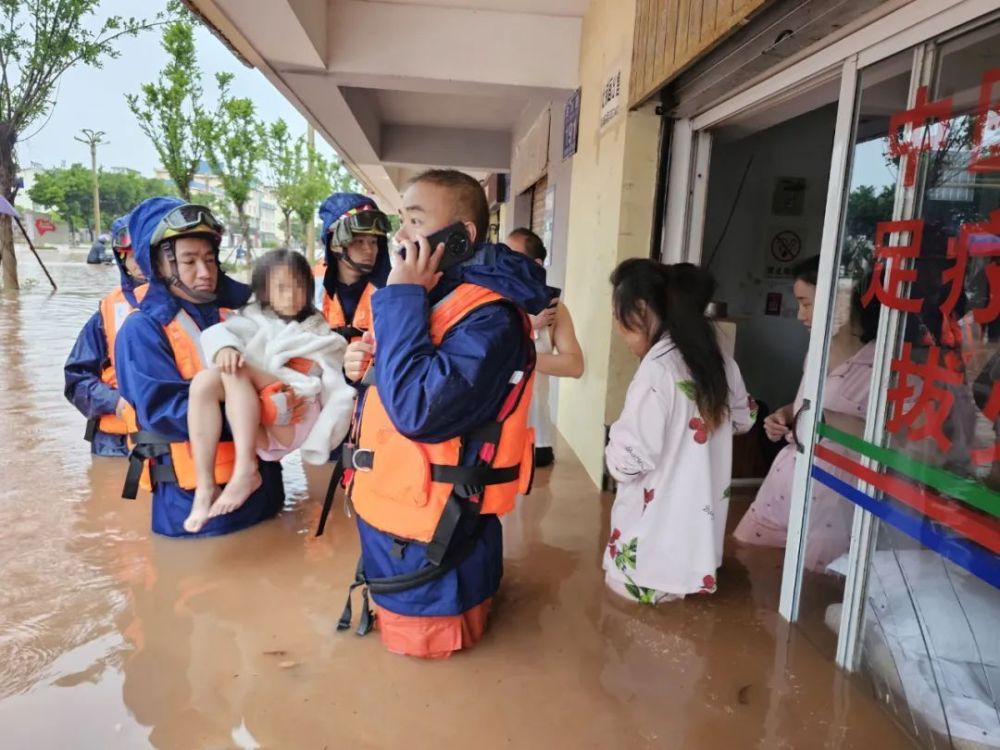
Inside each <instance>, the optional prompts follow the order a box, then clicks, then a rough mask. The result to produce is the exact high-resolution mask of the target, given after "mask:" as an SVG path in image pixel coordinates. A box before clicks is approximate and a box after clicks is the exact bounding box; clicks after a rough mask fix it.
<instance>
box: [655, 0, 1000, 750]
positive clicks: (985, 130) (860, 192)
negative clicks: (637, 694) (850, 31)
mask: <svg viewBox="0 0 1000 750" xmlns="http://www.w3.org/2000/svg"><path fill="white" fill-rule="evenodd" d="M941 5H942V4H941V3H938V4H937V6H938V7H936V8H935V7H932V6H931V4H929V3H928V4H925V3H921V2H914V3H912V4H911V6H912V7H908V8H906V9H904V10H905V11H906V12H905V13H904V12H903V11H900V12H899V13H896V14H893V15H890V16H887V17H886V18H885V19H883V20H882V21H879V22H878V23H876V24H873V25H872V26H871V27H869V28H866V29H865V30H864V31H863V32H859V33H858V34H856V35H854V36H852V37H850V38H848V39H846V40H844V41H843V42H840V43H838V44H837V45H833V48H832V49H831V48H828V49H825V50H823V51H821V52H819V53H817V54H816V55H815V56H814V57H813V58H810V59H807V60H804V61H803V62H802V63H800V64H798V65H796V66H792V67H790V68H787V69H786V70H784V71H782V72H780V73H778V74H776V75H774V76H772V77H771V78H769V79H767V80H766V81H764V82H762V83H761V84H760V85H758V86H756V87H754V88H753V89H750V90H748V91H745V92H743V93H741V94H739V95H736V96H734V97H732V98H731V99H729V100H728V101H727V102H725V103H723V104H721V105H719V106H718V107H717V108H715V109H714V110H711V111H708V112H705V113H703V114H701V115H699V116H697V117H695V118H693V119H692V120H689V121H683V122H678V123H677V125H676V127H675V136H677V137H675V139H674V140H675V143H680V144H681V149H680V154H678V153H675V158H676V157H677V156H678V155H679V156H680V157H682V158H684V159H687V160H689V164H690V169H686V168H684V167H683V165H682V167H676V166H674V167H672V170H671V174H672V179H671V183H670V186H669V189H668V196H670V195H672V196H674V198H673V202H672V205H670V206H669V207H668V220H669V219H670V218H671V213H672V214H673V217H674V218H676V217H677V216H681V217H682V218H683V226H684V229H683V237H682V240H683V241H682V242H680V243H679V246H680V253H679V255H680V257H678V258H677V259H688V260H692V261H695V262H700V263H701V264H702V265H704V266H707V267H709V268H710V269H711V270H712V271H713V272H714V273H715V275H716V276H717V277H718V279H719V282H720V298H721V300H722V301H724V302H726V303H727V307H728V314H729V316H730V317H731V318H733V319H734V320H735V322H736V324H737V335H736V358H737V361H738V362H739V364H740V366H741V369H742V370H743V372H744V377H745V379H746V381H747V384H748V386H749V387H750V389H751V390H752V391H753V392H754V393H755V394H756V395H757V396H758V397H759V398H760V399H761V400H762V401H764V402H765V403H766V404H767V405H768V406H769V407H770V408H771V409H779V408H781V407H784V406H786V405H787V406H788V413H789V414H790V415H793V417H794V419H793V422H794V430H793V435H792V436H791V437H790V439H789V441H788V443H787V445H786V446H785V447H784V448H783V449H782V453H781V454H780V455H779V457H778V458H777V459H776V461H775V463H774V464H773V465H772V468H771V474H770V475H769V476H768V478H767V479H766V480H765V483H764V485H763V487H762V489H761V491H760V492H759V494H758V496H757V499H756V501H755V507H754V508H753V509H752V511H751V512H752V513H755V514H756V518H755V519H752V520H753V521H754V522H752V523H749V522H748V525H747V526H746V528H747V529H749V530H750V533H749V534H748V533H744V534H743V535H742V538H743V539H744V542H749V543H751V544H752V543H754V535H755V534H757V537H758V543H761V542H763V543H768V544H772V545H773V544H783V545H784V546H785V547H786V553H785V565H784V570H783V572H782V573H781V575H782V597H781V611H782V614H784V615H785V617H787V618H788V619H790V620H792V621H795V622H796V623H797V627H798V628H799V629H800V630H801V631H803V632H804V633H805V634H806V635H807V636H808V637H809V638H810V640H812V641H813V642H814V643H816V644H817V645H818V646H819V647H820V648H821V649H822V650H823V651H825V652H826V653H828V654H829V655H830V656H831V658H836V660H837V661H838V663H839V664H841V666H843V667H845V668H846V669H848V670H849V671H853V672H857V673H858V674H859V676H860V678H861V679H864V680H865V681H866V682H867V683H868V684H869V685H870V687H871V689H872V690H873V691H874V692H875V693H876V694H877V695H878V697H879V698H880V699H881V701H882V702H884V703H885V704H886V705H887V706H888V707H889V710H890V711H891V712H892V713H893V714H894V715H895V716H896V718H897V720H898V721H899V722H900V723H901V724H902V725H903V726H904V727H906V728H907V730H908V731H909V732H910V734H911V735H912V736H914V737H915V738H916V739H918V740H919V741H920V742H921V743H922V745H924V746H926V747H934V748H936V747H1000V710H998V705H1000V704H998V700H997V696H998V694H1000V636H997V635H996V632H997V631H996V627H995V623H996V622H997V619H998V617H1000V591H998V588H1000V557H998V552H1000V492H998V490H1000V449H998V448H997V447H996V446H997V444H998V438H1000V385H996V386H995V384H996V383H997V381H998V380H1000V345H998V343H997V341H998V338H1000V270H998V268H1000V266H998V265H997V263H998V261H997V260H996V259H997V258H1000V24H998V23H996V22H995V21H994V20H993V19H991V18H990V17H989V16H984V15H983V13H984V12H985V11H987V10H990V8H989V7H988V5H989V4H984V3H974V2H956V3H950V4H949V5H950V6H951V7H949V8H942V7H940V6H941ZM992 10H994V11H995V10H996V6H995V5H994V6H993V8H992ZM921 13H923V15H920V14H921ZM685 132H686V137H685ZM674 226H676V222H675V223H674ZM668 231H670V230H668ZM814 256H817V257H818V259H819V260H818V268H816V269H814V285H813V287H812V291H813V292H814V297H808V296H807V298H805V300H806V301H805V303H806V304H807V305H808V304H811V305H812V310H811V314H809V315H807V314H803V315H799V314H798V306H799V302H801V301H802V299H801V298H803V294H802V292H803V289H806V287H803V286H802V285H801V283H800V284H799V285H795V284H794V277H795V272H794V271H793V269H795V268H796V267H797V264H799V263H801V261H803V260H805V259H808V258H810V257H814ZM806 286H807V287H808V284H807V285H806ZM796 296H798V297H800V300H799V301H796V299H795V297H796ZM804 322H805V323H810V324H811V334H810V331H807V329H806V327H805V325H803V323H804ZM803 361H804V362H805V367H804V368H803ZM734 512H737V511H736V509H735V508H734ZM744 530H745V529H744ZM738 533H739V532H738ZM777 574H778V572H777V571H776V575H777Z"/></svg>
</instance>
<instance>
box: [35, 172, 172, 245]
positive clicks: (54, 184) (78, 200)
mask: <svg viewBox="0 0 1000 750" xmlns="http://www.w3.org/2000/svg"><path fill="white" fill-rule="evenodd" d="M97 184H98V187H99V189H100V194H101V213H102V223H103V224H104V225H105V226H104V227H100V228H98V230H97V231H100V230H101V229H107V228H109V227H110V226H111V222H112V221H113V220H114V219H115V218H117V217H119V216H122V215H124V214H126V213H128V212H129V211H130V210H131V209H132V208H133V207H134V206H135V205H136V204H137V203H139V202H140V201H143V200H145V199H146V198H152V197H154V196H157V195H166V194H170V193H171V192H172V191H171V190H170V188H169V186H168V185H165V184H164V183H163V182H161V181H160V180H157V179H154V178H150V177H142V176H141V175H139V174H138V173H136V172H104V171H100V172H98V173H97ZM28 197H29V198H31V200H32V201H33V202H34V203H36V204H38V205H40V206H47V207H52V208H54V209H55V210H56V212H57V213H58V214H59V216H61V217H62V218H63V220H65V221H66V223H67V224H68V225H69V229H70V231H71V232H73V231H76V229H77V228H79V227H82V226H85V227H87V228H88V229H93V227H91V223H92V221H91V220H92V217H93V215H94V193H93V186H92V183H91V173H90V169H89V168H87V167H84V166H83V165H82V164H74V165H72V166H71V167H65V168H64V167H57V168H55V169H46V170H44V171H42V172H39V173H38V175H37V177H36V179H35V184H34V185H32V186H31V189H30V190H29V191H28Z"/></svg>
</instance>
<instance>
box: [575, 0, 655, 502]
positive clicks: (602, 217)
mask: <svg viewBox="0 0 1000 750" xmlns="http://www.w3.org/2000/svg"><path fill="white" fill-rule="evenodd" d="M634 24H635V0H593V2H591V4H590V7H589V8H588V9H587V14H586V16H585V17H584V21H583V32H582V39H581V51H580V84H581V86H582V87H583V92H582V96H581V112H580V136H579V145H578V150H577V153H576V156H575V157H574V160H573V175H572V188H571V196H570V210H569V234H568V241H567V246H568V248H569V250H568V258H567V268H566V292H565V298H566V301H567V304H569V305H570V307H571V309H572V311H573V317H574V320H575V323H576V329H577V334H578V336H579V338H580V343H581V346H582V347H583V350H584V356H585V358H586V373H585V374H584V376H583V378H582V379H580V380H566V381H564V382H562V383H560V387H559V421H558V427H559V431H560V432H561V433H562V435H563V437H564V438H565V439H566V440H567V441H568V442H569V444H570V446H571V447H572V448H573V450H574V451H575V452H576V454H577V456H578V457H579V459H580V460H581V462H582V463H583V465H584V467H585V469H586V471H587V473H588V474H589V475H590V477H591V479H592V480H593V481H594V482H595V484H598V483H599V482H600V479H601V474H602V471H603V453H604V433H605V425H606V424H610V423H611V422H613V421H614V420H615V419H616V418H617V417H618V414H619V412H620V411H621V406H622V404H623V402H624V398H625V391H626V389H627V388H628V384H629V381H630V380H631V378H632V375H633V374H634V372H635V368H636V366H637V364H638V363H637V361H636V360H635V358H634V357H632V355H631V354H629V353H628V351H627V350H626V349H625V347H624V345H623V344H622V343H621V342H620V340H619V339H618V338H617V337H616V336H615V334H614V324H613V319H612V314H611V286H610V284H609V283H608V277H609V276H610V274H611V271H612V270H613V269H614V268H615V266H616V265H618V263H619V262H621V261H622V260H624V259H626V258H630V257H646V256H648V255H649V248H650V236H651V232H652V226H653V201H654V192H655V188H656V167H657V164H656V160H657V144H658V135H659V118H658V117H657V115H656V114H655V111H654V109H655V108H654V106H653V105H650V106H649V107H646V108H644V109H641V110H638V111H635V112H625V111H624V110H625V108H626V102H627V101H628V80H629V74H630V71H631V55H632V38H633V31H634ZM619 67H620V69H621V108H622V110H623V111H622V112H621V113H620V114H619V115H618V116H617V118H615V119H614V120H613V121H611V122H610V124H609V125H608V126H607V127H606V128H605V129H604V131H603V132H601V130H600V110H601V92H602V87H603V85H604V82H605V80H606V79H607V77H608V76H609V75H610V74H611V73H612V72H613V71H615V70H616V69H618V68H619Z"/></svg>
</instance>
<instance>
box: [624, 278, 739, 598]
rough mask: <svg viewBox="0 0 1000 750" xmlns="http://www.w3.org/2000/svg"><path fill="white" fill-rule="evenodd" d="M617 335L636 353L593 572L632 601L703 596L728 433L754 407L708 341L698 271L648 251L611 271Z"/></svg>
mask: <svg viewBox="0 0 1000 750" xmlns="http://www.w3.org/2000/svg"><path fill="white" fill-rule="evenodd" d="M611 284H612V286H613V287H614V297H613V300H614V312H615V321H616V323H617V326H618V329H619V332H620V335H621V336H622V338H623V339H624V340H625V343H626V344H627V345H628V348H629V350H630V351H631V352H632V353H633V354H635V355H636V356H637V357H640V358H641V360H642V361H641V363H640V364H639V369H638V371H637V372H636V374H635V377H634V378H633V380H632V383H631V384H630V385H629V389H628V393H627V395H626V397H625V407H624V408H623V409H622V413H621V416H620V417H619V418H618V421H617V422H615V423H614V425H612V427H611V435H610V440H609V443H608V446H607V449H606V451H605V457H606V459H607V465H608V471H609V472H610V474H611V476H613V477H614V478H615V480H617V482H618V494H617V496H616V497H615V502H614V505H613V507H612V509H611V537H610V539H609V540H608V546H607V550H606V552H605V555H604V570H605V582H606V583H607V585H608V586H609V587H610V588H611V589H612V590H613V591H615V592H617V593H619V594H621V595H623V596H626V597H629V598H631V599H635V600H637V601H639V602H642V603H644V604H656V603H658V602H661V601H666V600H670V599H682V598H684V597H685V596H686V595H688V594H710V593H713V592H714V591H715V589H716V571H717V570H718V568H719V566H720V565H721V564H722V543H723V537H724V535H725V528H726V514H727V513H728V511H729V484H730V478H731V471H732V447H733V435H734V434H741V433H744V432H746V431H748V430H749V429H750V428H751V427H752V426H753V424H754V422H755V420H756V417H757V415H756V405H755V404H754V402H753V399H751V398H750V396H749V395H748V394H747V391H746V387H745V386H744V384H743V377H742V376H741V375H740V370H739V368H738V367H737V365H736V363H735V362H733V360H732V359H730V358H729V357H727V356H725V355H724V354H723V353H722V351H721V350H720V349H719V345H718V342H717V339H716V335H715V330H714V328H713V326H712V323H711V322H710V321H709V320H708V319H707V318H706V317H705V314H704V310H705V307H706V305H707V303H708V301H709V299H711V295H712V293H713V291H714V289H715V282H714V280H713V279H712V277H711V275H710V274H709V273H708V272H707V271H703V270H702V269H700V268H697V267H695V266H691V265H680V266H665V265H663V264H661V263H657V262H656V261H652V260H648V259H638V258H636V259H631V260H627V261H625V262H624V263H622V264H621V265H620V266H618V268H617V269H616V270H615V272H614V273H613V274H612V276H611Z"/></svg>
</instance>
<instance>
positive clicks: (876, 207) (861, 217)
mask: <svg viewBox="0 0 1000 750" xmlns="http://www.w3.org/2000/svg"><path fill="white" fill-rule="evenodd" d="M895 200H896V188H895V186H894V185H884V186H883V187H882V189H881V190H880V191H879V192H877V193H876V192H875V188H874V187H872V186H871V185H861V186H859V187H857V188H855V189H854V190H852V191H851V193H850V195H848V196H847V235H848V236H849V237H867V238H869V239H872V240H874V238H875V227H876V226H877V225H878V223H879V222H880V221H891V220H892V208H893V204H894V203H895Z"/></svg>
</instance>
